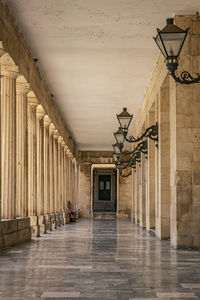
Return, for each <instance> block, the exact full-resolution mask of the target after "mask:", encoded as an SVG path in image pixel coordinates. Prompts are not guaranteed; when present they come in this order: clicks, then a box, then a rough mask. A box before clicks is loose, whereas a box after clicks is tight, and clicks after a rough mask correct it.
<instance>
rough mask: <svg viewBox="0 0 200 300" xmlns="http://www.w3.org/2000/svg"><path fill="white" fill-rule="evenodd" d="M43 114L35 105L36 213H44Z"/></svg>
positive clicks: (39, 107)
mask: <svg viewBox="0 0 200 300" xmlns="http://www.w3.org/2000/svg"><path fill="white" fill-rule="evenodd" d="M44 115H45V111H44V110H43V108H42V107H41V105H39V106H38V107H37V115H36V116H37V118H36V132H37V209H38V215H43V214H44V135H43V132H44V120H43V119H44Z"/></svg>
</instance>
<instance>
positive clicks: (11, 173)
mask: <svg viewBox="0 0 200 300" xmlns="http://www.w3.org/2000/svg"><path fill="white" fill-rule="evenodd" d="M5 56H6V57H4V55H3V56H2V58H3V57H4V58H5V60H3V61H2V58H1V63H2V65H1V75H2V79H1V201H2V218H6V219H11V218H15V217H16V77H17V76H18V73H17V67H16V66H15V65H13V62H12V61H11V59H10V58H9V57H8V56H7V54H5ZM4 63H5V65H4ZM7 63H8V65H7ZM13 69H14V70H13Z"/></svg>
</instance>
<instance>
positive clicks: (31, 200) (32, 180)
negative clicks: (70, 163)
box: [28, 92, 38, 216]
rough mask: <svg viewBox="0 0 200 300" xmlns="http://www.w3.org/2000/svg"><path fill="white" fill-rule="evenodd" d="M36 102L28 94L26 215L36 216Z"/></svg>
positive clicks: (33, 96) (32, 95)
mask: <svg viewBox="0 0 200 300" xmlns="http://www.w3.org/2000/svg"><path fill="white" fill-rule="evenodd" d="M37 105H38V100H37V98H36V97H35V95H34V94H33V93H32V92H30V93H29V94H28V215H29V216H36V215H37V141H36V107H37Z"/></svg>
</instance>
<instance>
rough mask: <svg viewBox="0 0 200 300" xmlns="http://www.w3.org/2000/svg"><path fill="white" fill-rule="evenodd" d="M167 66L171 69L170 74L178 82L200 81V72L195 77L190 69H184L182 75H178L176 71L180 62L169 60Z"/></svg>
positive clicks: (190, 82)
mask: <svg viewBox="0 0 200 300" xmlns="http://www.w3.org/2000/svg"><path fill="white" fill-rule="evenodd" d="M166 66H167V69H168V70H169V73H170V75H171V76H172V77H173V78H174V80H175V81H176V82H178V83H180V84H192V83H200V74H197V76H196V77H193V76H192V75H191V74H190V73H189V72H188V71H183V72H182V73H181V75H180V77H178V76H176V73H175V72H176V70H177V68H178V62H167V63H166Z"/></svg>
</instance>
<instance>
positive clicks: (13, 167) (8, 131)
mask: <svg viewBox="0 0 200 300" xmlns="http://www.w3.org/2000/svg"><path fill="white" fill-rule="evenodd" d="M0 55H1V57H0V74H1V120H0V123H1V130H0V132H1V137H0V142H1V144H0V156H1V159H0V162H1V197H0V201H1V205H0V220H1V221H4V220H9V219H16V218H27V217H30V220H31V226H32V232H33V234H34V235H36V236H39V235H40V232H43V233H46V231H47V230H48V229H49V230H52V229H54V228H56V227H57V226H61V225H63V224H64V223H65V222H66V210H67V200H70V201H71V202H72V203H73V204H74V206H75V196H76V195H75V191H74V189H75V186H76V183H75V182H76V181H77V172H76V170H75V169H76V158H75V157H74V155H73V154H72V152H71V151H70V149H69V147H68V144H67V142H68V141H65V140H64V138H63V137H62V136H61V134H60V133H59V131H58V129H57V128H56V126H55V125H54V124H53V122H52V121H51V116H49V115H47V113H46V111H45V109H44V108H43V107H42V105H41V102H40V99H38V98H37V96H36V95H35V93H34V91H33V90H32V89H31V85H30V84H29V83H28V82H27V81H26V80H25V78H24V77H23V75H22V74H20V72H19V68H18V66H17V65H16V64H15V63H14V61H13V60H12V58H11V57H10V56H9V54H8V53H6V52H5V51H4V50H3V49H1V51H0Z"/></svg>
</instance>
